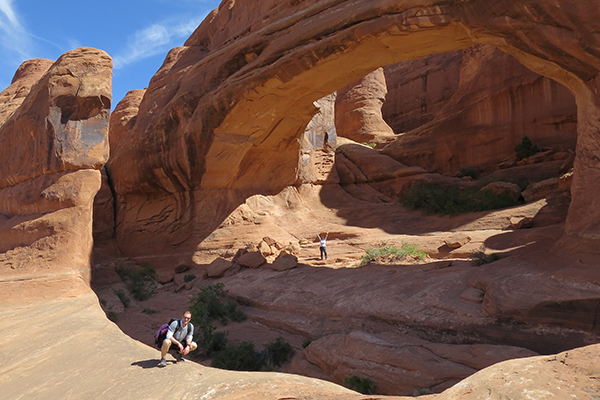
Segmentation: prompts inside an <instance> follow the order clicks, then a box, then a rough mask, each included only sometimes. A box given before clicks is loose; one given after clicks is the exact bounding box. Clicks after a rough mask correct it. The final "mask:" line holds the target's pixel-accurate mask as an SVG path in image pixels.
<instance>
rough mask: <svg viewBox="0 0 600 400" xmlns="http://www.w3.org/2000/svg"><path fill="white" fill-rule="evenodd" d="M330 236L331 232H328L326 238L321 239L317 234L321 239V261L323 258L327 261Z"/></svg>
mask: <svg viewBox="0 0 600 400" xmlns="http://www.w3.org/2000/svg"><path fill="white" fill-rule="evenodd" d="M328 236H329V232H327V234H326V235H325V237H323V238H322V237H321V234H320V233H319V234H317V237H318V238H319V242H321V243H320V245H319V250H321V260H322V259H323V256H325V259H326V260H327V237H328Z"/></svg>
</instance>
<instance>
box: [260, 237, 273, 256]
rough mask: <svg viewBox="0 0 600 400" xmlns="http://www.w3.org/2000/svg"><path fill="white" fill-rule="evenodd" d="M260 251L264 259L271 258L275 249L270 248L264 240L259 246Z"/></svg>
mask: <svg viewBox="0 0 600 400" xmlns="http://www.w3.org/2000/svg"><path fill="white" fill-rule="evenodd" d="M258 251H259V253H260V254H262V255H263V256H264V257H267V256H270V255H271V254H273V249H272V248H271V246H269V245H268V244H267V243H266V242H265V241H264V240H261V241H260V243H259V244H258Z"/></svg>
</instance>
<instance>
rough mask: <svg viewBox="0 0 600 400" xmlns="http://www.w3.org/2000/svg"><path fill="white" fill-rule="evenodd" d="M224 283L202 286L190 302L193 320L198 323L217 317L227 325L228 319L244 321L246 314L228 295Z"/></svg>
mask: <svg viewBox="0 0 600 400" xmlns="http://www.w3.org/2000/svg"><path fill="white" fill-rule="evenodd" d="M224 287H225V285H224V284H222V283H217V284H216V285H210V286H206V287H204V288H202V289H201V290H200V292H199V293H198V294H197V295H196V297H195V298H193V299H192V300H191V302H190V304H191V305H190V311H191V312H192V321H193V322H196V323H198V324H201V323H203V322H211V321H214V320H215V319H218V320H220V321H221V323H222V324H224V325H226V324H227V322H228V320H232V321H236V322H242V321H245V320H246V315H245V314H244V313H243V312H242V311H241V310H240V309H238V308H237V304H236V302H235V301H233V300H232V299H230V298H229V297H227V295H226V294H225V291H224V290H223V288H224Z"/></svg>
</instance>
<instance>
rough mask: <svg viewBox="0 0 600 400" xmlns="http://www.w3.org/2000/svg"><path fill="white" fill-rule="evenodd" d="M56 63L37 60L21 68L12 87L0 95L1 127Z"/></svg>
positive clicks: (27, 62)
mask: <svg viewBox="0 0 600 400" xmlns="http://www.w3.org/2000/svg"><path fill="white" fill-rule="evenodd" d="M52 64H54V61H52V60H47V59H44V58H36V59H33V60H28V61H25V62H24V63H23V64H21V65H20V66H19V69H18V70H17V72H15V75H14V77H13V80H12V82H11V85H10V86H9V87H7V88H6V89H4V90H3V91H2V93H0V125H2V124H4V122H6V120H7V119H8V117H9V116H10V115H11V114H12V113H13V112H14V111H15V110H16V109H17V108H19V106H20V105H21V103H22V102H23V100H25V97H26V96H27V95H28V94H29V91H30V90H31V87H32V86H33V85H34V84H35V83H36V82H37V81H38V80H39V79H40V78H41V77H42V76H43V75H44V74H45V73H46V72H47V71H48V69H49V68H50V67H51V66H52Z"/></svg>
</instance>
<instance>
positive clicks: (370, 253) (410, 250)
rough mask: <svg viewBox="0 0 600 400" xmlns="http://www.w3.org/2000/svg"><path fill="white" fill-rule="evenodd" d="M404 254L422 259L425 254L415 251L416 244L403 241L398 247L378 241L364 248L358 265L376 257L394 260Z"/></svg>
mask: <svg viewBox="0 0 600 400" xmlns="http://www.w3.org/2000/svg"><path fill="white" fill-rule="evenodd" d="M406 256H413V257H417V258H419V259H421V260H422V259H424V258H425V257H426V256H427V254H426V253H424V252H422V251H417V245H416V244H409V243H403V244H402V246H401V247H400V248H398V247H397V246H396V245H393V244H387V243H380V244H378V245H376V246H371V247H369V248H368V249H367V250H365V254H364V255H363V256H362V257H361V259H360V265H365V264H368V263H370V262H372V261H373V260H375V259H377V258H378V257H389V258H390V261H394V260H399V259H402V258H403V257H406Z"/></svg>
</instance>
